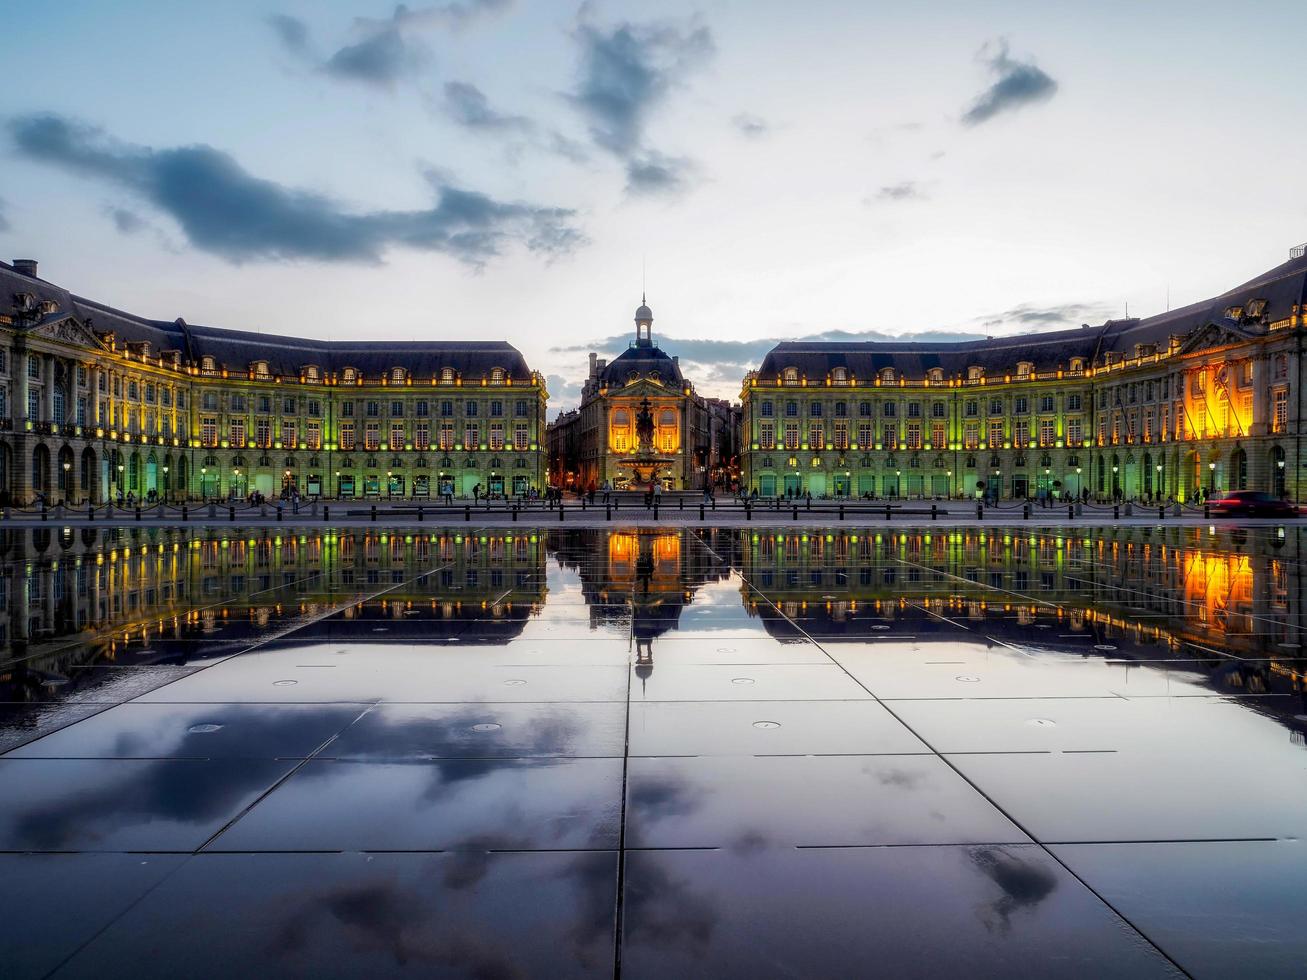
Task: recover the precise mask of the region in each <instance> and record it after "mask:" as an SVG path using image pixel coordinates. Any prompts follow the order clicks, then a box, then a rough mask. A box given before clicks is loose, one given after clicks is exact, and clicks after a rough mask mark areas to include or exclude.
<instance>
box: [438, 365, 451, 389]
mask: <svg viewBox="0 0 1307 980" xmlns="http://www.w3.org/2000/svg"><path fill="white" fill-rule="evenodd" d="M440 383H441V384H442V385H452V384H453V383H454V369H453V368H452V367H443V368H441V369H440Z"/></svg>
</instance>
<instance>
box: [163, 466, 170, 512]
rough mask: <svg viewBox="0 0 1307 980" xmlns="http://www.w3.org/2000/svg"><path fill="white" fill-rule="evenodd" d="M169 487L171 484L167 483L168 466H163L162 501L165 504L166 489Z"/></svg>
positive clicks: (166, 498)
mask: <svg viewBox="0 0 1307 980" xmlns="http://www.w3.org/2000/svg"><path fill="white" fill-rule="evenodd" d="M170 489H171V485H170V484H169V483H168V467H167V466H165V467H164V468H163V502H164V503H165V504H166V503H168V491H169V490H170Z"/></svg>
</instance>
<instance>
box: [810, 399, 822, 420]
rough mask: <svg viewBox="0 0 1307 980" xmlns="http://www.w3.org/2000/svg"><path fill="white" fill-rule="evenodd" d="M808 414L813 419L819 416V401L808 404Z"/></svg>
mask: <svg viewBox="0 0 1307 980" xmlns="http://www.w3.org/2000/svg"><path fill="white" fill-rule="evenodd" d="M808 415H809V416H810V417H812V418H814V419H819V418H821V402H812V403H811V404H810V405H809V406H808Z"/></svg>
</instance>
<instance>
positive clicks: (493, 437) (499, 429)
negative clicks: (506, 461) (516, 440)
mask: <svg viewBox="0 0 1307 980" xmlns="http://www.w3.org/2000/svg"><path fill="white" fill-rule="evenodd" d="M490 448H491V450H492V451H494V452H500V451H502V450H503V448H504V423H503V422H491V423H490Z"/></svg>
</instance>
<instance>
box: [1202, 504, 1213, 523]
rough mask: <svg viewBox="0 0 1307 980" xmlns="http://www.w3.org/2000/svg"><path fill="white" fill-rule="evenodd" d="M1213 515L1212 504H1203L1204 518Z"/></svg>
mask: <svg viewBox="0 0 1307 980" xmlns="http://www.w3.org/2000/svg"><path fill="white" fill-rule="evenodd" d="M1211 516H1212V505H1211V504H1203V520H1207V519H1208V518H1209V517H1211Z"/></svg>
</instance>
